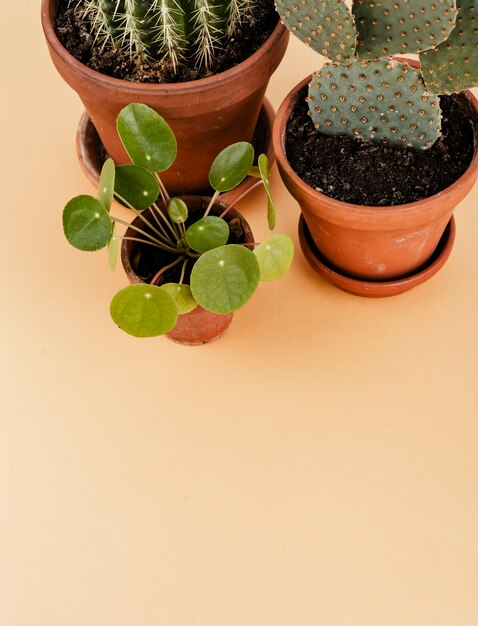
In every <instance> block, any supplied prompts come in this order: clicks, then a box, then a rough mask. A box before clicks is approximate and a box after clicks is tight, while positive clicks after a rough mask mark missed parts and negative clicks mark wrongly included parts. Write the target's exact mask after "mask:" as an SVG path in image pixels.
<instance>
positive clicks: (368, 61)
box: [276, 0, 478, 150]
mask: <svg viewBox="0 0 478 626" xmlns="http://www.w3.org/2000/svg"><path fill="white" fill-rule="evenodd" d="M276 8H277V10H278V12H279V15H280V18H281V20H282V22H283V23H284V24H285V25H286V26H287V27H288V28H289V30H290V31H291V32H292V33H293V34H294V35H296V36H297V37H298V38H299V39H301V40H302V41H303V42H304V43H305V44H306V45H307V46H310V47H311V48H313V49H314V50H316V51H317V52H319V53H320V54H322V55H324V56H326V57H327V58H329V59H330V62H328V63H326V64H325V66H324V67H323V68H322V69H321V70H319V71H318V72H317V73H316V74H315V75H314V76H313V78H312V81H311V83H310V86H309V96H308V103H309V111H310V115H311V116H312V120H313V122H314V124H315V126H316V128H317V129H318V130H319V132H320V133H323V134H327V135H337V134H339V135H340V134H341V135H348V136H350V137H356V138H360V139H364V140H366V141H368V142H371V143H377V144H382V143H387V144H389V145H392V146H403V147H405V146H407V147H413V148H417V149H423V150H426V149H427V148H430V147H431V146H432V145H433V144H434V143H435V142H436V140H437V139H438V138H439V137H440V133H441V111H440V106H439V99H438V95H439V94H451V93H457V92H459V91H462V90H465V89H469V88H471V87H477V86H478V55H477V52H478V50H477V48H478V0H413V1H412V0H354V2H353V5H352V9H351V10H349V8H348V7H347V5H346V4H345V2H344V1H343V0H276ZM400 53H405V54H410V53H418V54H419V55H420V68H419V69H414V68H413V67H411V66H410V65H408V64H407V63H406V62H403V63H398V62H397V61H395V60H393V59H392V58H391V57H392V55H396V54H400Z"/></svg>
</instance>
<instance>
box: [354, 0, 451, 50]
mask: <svg viewBox="0 0 478 626" xmlns="http://www.w3.org/2000/svg"><path fill="white" fill-rule="evenodd" d="M353 13H354V15H355V22H356V24H357V30H358V37H357V54H358V56H359V57H360V58H362V59H374V58H375V59H376V58H379V57H385V56H390V55H392V54H398V53H404V54H407V53H408V54H413V53H415V52H419V51H421V50H428V49H429V48H433V47H434V46H436V45H438V44H439V43H441V42H442V41H445V40H446V38H447V37H448V35H449V34H450V32H451V30H452V29H453V27H454V25H455V19H456V13H457V10H456V4H455V0H413V1H412V0H400V1H399V0H355V2H354V5H353Z"/></svg>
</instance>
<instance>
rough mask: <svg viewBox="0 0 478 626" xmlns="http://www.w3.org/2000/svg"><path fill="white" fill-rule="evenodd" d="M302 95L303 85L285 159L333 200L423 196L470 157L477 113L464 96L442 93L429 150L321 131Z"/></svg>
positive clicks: (374, 201) (369, 202)
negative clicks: (436, 133)
mask: <svg viewBox="0 0 478 626" xmlns="http://www.w3.org/2000/svg"><path fill="white" fill-rule="evenodd" d="M306 96H307V90H304V92H303V93H301V94H300V95H299V97H298V99H297V101H296V104H295V107H294V108H293V111H292V115H291V117H290V119H289V121H288V124H287V132H286V154H287V159H288V161H289V163H290V165H291V166H292V168H293V169H294V171H295V172H296V173H297V174H298V175H299V176H300V177H301V179H302V180H303V181H305V182H306V183H307V184H308V185H310V186H311V187H314V189H317V190H319V191H321V192H322V193H324V194H326V195H327V196H330V197H332V198H335V199H336V200H342V201H344V202H350V203H351V204H361V205H366V206H384V205H387V206H390V205H398V204H406V203H408V202H414V201H416V200H422V199H423V198H427V197H428V196H431V195H433V194H435V193H438V192H439V191H442V190H443V189H445V188H446V187H448V186H449V185H451V184H452V183H453V182H455V180H457V179H458V178H459V177H460V176H461V175H462V174H463V173H464V172H465V170H466V169H467V168H468V166H469V165H470V163H471V160H472V158H473V153H474V142H475V135H474V130H473V126H474V125H476V114H475V113H474V111H473V109H472V107H471V106H470V104H469V103H468V101H467V100H466V99H465V98H464V97H463V96H442V97H441V98H440V106H441V108H442V116H443V117H442V137H441V138H440V139H438V140H437V141H436V142H435V144H434V145H433V146H432V147H431V148H429V149H428V150H417V149H415V148H395V147H393V148H392V147H387V146H385V145H383V146H377V145H371V144H370V143H367V142H365V141H363V140H361V139H355V138H350V137H346V136H343V135H339V136H335V137H328V136H326V135H322V134H321V133H319V132H317V130H316V129H315V127H314V125H313V123H312V120H311V118H310V116H309V115H308V105H307V102H306V101H305V98H306ZM471 120H473V122H472V121H471Z"/></svg>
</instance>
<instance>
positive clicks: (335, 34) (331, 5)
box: [276, 0, 357, 63]
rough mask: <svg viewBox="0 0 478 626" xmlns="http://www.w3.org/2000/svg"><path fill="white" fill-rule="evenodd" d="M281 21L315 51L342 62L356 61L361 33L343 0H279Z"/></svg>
mask: <svg viewBox="0 0 478 626" xmlns="http://www.w3.org/2000/svg"><path fill="white" fill-rule="evenodd" d="M276 9H277V11H278V12H279V15H280V18H281V21H282V23H283V24H285V25H286V26H287V28H288V29H289V30H291V31H292V32H293V33H294V35H296V36H297V37H298V38H299V39H301V40H302V41H303V42H304V43H305V44H306V45H307V46H310V47H311V48H312V50H315V51H316V52H319V53H320V54H323V55H324V56H326V57H327V58H329V59H332V60H334V61H340V62H345V63H346V62H348V61H350V60H352V58H353V56H354V54H355V46H356V38H357V33H356V30H355V20H354V18H353V16H352V15H351V14H350V11H349V10H348V8H347V5H346V4H345V2H344V1H343V0H321V1H320V2H316V1H315V0H300V1H299V0H297V1H296V2H289V1H288V0H276Z"/></svg>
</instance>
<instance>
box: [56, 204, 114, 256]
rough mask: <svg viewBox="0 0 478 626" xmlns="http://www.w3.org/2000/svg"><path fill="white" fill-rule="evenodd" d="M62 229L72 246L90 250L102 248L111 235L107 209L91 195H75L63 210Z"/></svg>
mask: <svg viewBox="0 0 478 626" xmlns="http://www.w3.org/2000/svg"><path fill="white" fill-rule="evenodd" d="M63 231H64V233H65V237H66V238H67V239H68V241H69V242H70V243H71V245H72V246H74V247H75V248H78V250H85V251H87V252H92V251H93V250H99V249H100V248H104V247H105V246H106V244H107V243H108V241H109V240H110V237H111V232H112V224H111V218H110V216H109V215H108V211H107V210H106V209H105V207H104V206H103V205H102V204H101V202H100V201H99V200H97V199H96V198H93V197H92V196H76V198H72V199H71V200H70V201H69V202H68V204H67V205H66V206H65V208H64V210H63Z"/></svg>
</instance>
